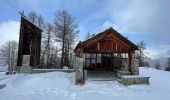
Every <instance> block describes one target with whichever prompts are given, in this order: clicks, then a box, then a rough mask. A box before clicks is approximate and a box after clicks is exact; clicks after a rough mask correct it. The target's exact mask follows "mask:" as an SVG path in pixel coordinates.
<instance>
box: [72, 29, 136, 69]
mask: <svg viewBox="0 0 170 100" xmlns="http://www.w3.org/2000/svg"><path fill="white" fill-rule="evenodd" d="M135 50H138V47H137V46H136V45H135V44H134V43H132V42H131V41H130V40H128V39H127V38H126V37H124V36H123V35H121V34H120V33H119V32H117V31H116V30H114V29H113V28H112V27H110V28H109V29H107V30H105V31H103V32H101V33H99V34H97V35H95V36H93V37H91V38H89V39H87V40H85V41H83V42H79V43H78V44H77V46H76V48H75V50H74V52H75V55H76V56H77V57H80V58H83V59H84V64H83V68H84V69H86V70H88V71H116V70H120V69H122V68H121V67H123V66H122V59H126V61H127V64H128V65H127V66H128V68H127V69H128V70H129V71H130V72H131V62H132V59H133V58H135Z"/></svg>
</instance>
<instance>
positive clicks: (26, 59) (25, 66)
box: [20, 55, 32, 73]
mask: <svg viewBox="0 0 170 100" xmlns="http://www.w3.org/2000/svg"><path fill="white" fill-rule="evenodd" d="M29 64H30V55H23V56H22V66H21V68H20V73H32V67H31V66H30V65H29Z"/></svg>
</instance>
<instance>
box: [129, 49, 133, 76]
mask: <svg viewBox="0 0 170 100" xmlns="http://www.w3.org/2000/svg"><path fill="white" fill-rule="evenodd" d="M131 62H132V53H131V51H129V53H128V67H129V68H128V69H129V71H130V72H131V74H132V69H131V67H132V63H131Z"/></svg>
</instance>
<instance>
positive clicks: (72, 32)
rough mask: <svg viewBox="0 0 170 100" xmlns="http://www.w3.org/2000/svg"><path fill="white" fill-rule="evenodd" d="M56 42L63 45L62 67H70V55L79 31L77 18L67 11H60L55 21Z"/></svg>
mask: <svg viewBox="0 0 170 100" xmlns="http://www.w3.org/2000/svg"><path fill="white" fill-rule="evenodd" d="M54 32H55V40H56V41H57V42H59V43H60V45H61V49H62V51H61V67H63V66H69V53H70V51H71V49H72V48H71V47H72V46H73V44H74V43H75V40H76V38H77V37H78V33H79V29H78V24H77V23H76V22H75V18H74V17H72V16H71V15H70V14H69V13H68V12H67V11H66V10H62V11H58V12H57V13H56V14H55V20H54Z"/></svg>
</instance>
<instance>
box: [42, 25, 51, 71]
mask: <svg viewBox="0 0 170 100" xmlns="http://www.w3.org/2000/svg"><path fill="white" fill-rule="evenodd" d="M42 43H43V45H42V46H43V52H42V60H43V62H45V63H46V64H45V65H46V67H48V68H49V64H50V57H51V48H52V47H53V26H52V25H51V24H49V23H48V24H47V25H46V30H45V32H44V34H43V39H42Z"/></svg>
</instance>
